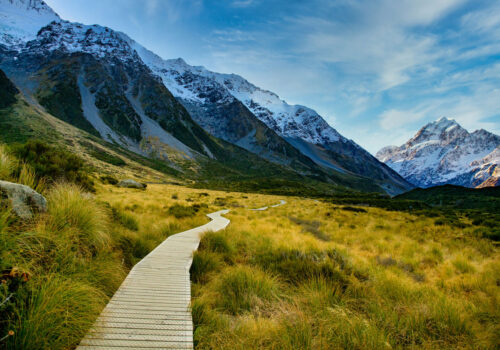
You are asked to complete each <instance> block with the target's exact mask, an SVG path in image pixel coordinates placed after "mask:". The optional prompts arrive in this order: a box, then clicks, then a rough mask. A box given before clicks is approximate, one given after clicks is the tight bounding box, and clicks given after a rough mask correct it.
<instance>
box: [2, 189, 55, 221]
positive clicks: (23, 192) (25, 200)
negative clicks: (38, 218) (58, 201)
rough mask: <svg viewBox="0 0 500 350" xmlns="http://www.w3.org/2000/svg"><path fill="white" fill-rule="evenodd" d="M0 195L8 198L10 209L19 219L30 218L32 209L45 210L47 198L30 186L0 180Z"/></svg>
mask: <svg viewBox="0 0 500 350" xmlns="http://www.w3.org/2000/svg"><path fill="white" fill-rule="evenodd" d="M0 195H1V197H6V198H8V199H9V200H10V204H11V206H12V210H13V211H14V213H16V215H17V216H19V217H20V218H21V219H24V220H28V219H31V218H32V217H33V210H35V211H38V212H42V213H44V212H46V211H47V200H46V199H45V197H44V196H42V195H41V194H40V193H38V192H36V191H35V190H33V189H32V188H31V187H28V186H25V185H21V184H16V183H13V182H7V181H0Z"/></svg>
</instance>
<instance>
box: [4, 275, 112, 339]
mask: <svg viewBox="0 0 500 350" xmlns="http://www.w3.org/2000/svg"><path fill="white" fill-rule="evenodd" d="M105 300H106V298H105V297H104V296H103V295H102V292H101V291H100V290H99V289H98V288H95V287H92V286H91V285H88V284H86V283H82V282H78V281H75V280H68V279H64V278H63V277H60V276H56V275H49V276H47V277H46V280H45V281H43V283H40V285H39V287H38V288H36V289H33V290H32V291H31V292H30V293H29V295H27V297H26V302H25V303H20V304H19V307H18V309H17V310H16V318H15V321H14V322H13V324H11V327H12V326H13V328H14V329H15V333H14V336H13V337H12V339H9V342H8V344H9V348H10V349H65V348H70V347H71V346H72V345H73V344H75V343H78V342H79V341H80V339H81V338H82V337H83V336H84V335H85V333H86V332H87V330H88V329H89V328H90V327H91V326H92V323H93V322H94V320H95V317H96V316H97V315H99V313H100V311H101V309H102V308H103V307H104V305H105V304H104V302H105Z"/></svg>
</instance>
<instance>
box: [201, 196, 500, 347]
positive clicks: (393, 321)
mask: <svg viewBox="0 0 500 350" xmlns="http://www.w3.org/2000/svg"><path fill="white" fill-rule="evenodd" d="M287 201H288V204H287V205H286V206H283V207H279V208H275V209H271V210H268V211H266V212H261V213H255V212H248V211H246V210H245V209H235V210H233V211H231V212H230V213H229V214H228V217H230V219H231V220H232V223H231V226H230V227H229V228H228V229H226V230H224V231H220V232H217V233H209V234H207V235H206V236H205V237H203V238H202V241H201V244H200V247H199V251H198V252H197V253H196V254H195V260H196V259H198V258H199V260H200V261H198V262H196V265H193V266H194V267H195V270H194V271H193V272H194V273H193V279H192V280H193V282H194V285H193V288H192V293H193V298H194V299H193V317H194V320H195V343H196V348H198V349H213V348H217V349H331V348H333V349H390V348H396V349H403V348H414V349H420V348H422V349H443V348H446V349H452V348H462V349H472V348H481V349H494V348H496V346H497V345H498V340H499V338H498V335H497V334H498V330H499V327H498V324H499V321H500V313H499V311H498V310H499V300H500V293H499V289H498V280H499V278H500V275H499V274H500V270H499V269H498V264H499V262H500V257H499V254H498V248H497V246H495V244H494V243H493V242H492V241H491V240H488V239H485V238H480V237H478V236H477V235H476V234H475V233H474V231H473V230H471V229H470V228H467V227H464V228H461V229H460V228H457V227H456V226H448V224H446V223H445V224H443V225H435V224H434V219H433V218H431V217H429V218H426V217H421V216H419V217H416V216H413V215H411V214H408V213H401V212H392V211H386V210H383V209H377V208H365V209H363V211H361V210H357V208H355V207H352V208H354V209H355V210H351V209H348V210H340V209H341V207H337V206H332V205H331V204H325V203H320V202H313V201H310V200H306V199H294V200H293V199H287ZM268 203H269V202H268ZM290 217H293V218H307V219H299V220H290ZM309 221H311V222H314V221H318V222H319V224H315V226H316V227H321V230H322V231H323V232H324V233H325V234H326V235H328V237H330V240H329V241H324V240H320V239H317V238H316V237H315V236H314V235H305V234H304V233H303V231H304V227H303V224H304V222H305V223H306V224H307V223H308V222H309ZM196 257H197V258H196ZM194 267H193V268H194ZM235 271H238V273H237V274H236V272H235ZM241 271H246V272H245V274H243V273H242V272H241ZM251 271H253V272H254V273H255V274H256V275H259V274H262V273H264V274H265V275H266V276H268V277H267V278H271V279H272V280H273V281H275V283H276V284H275V286H276V287H275V288H276V289H275V291H276V292H275V294H273V295H274V297H271V298H267V299H266V298H260V297H256V298H255V300H257V302H255V303H252V302H248V300H252V298H251V297H249V296H248V294H247V293H243V292H241V293H238V292H235V291H240V290H252V287H251V286H250V285H251V284H250V283H249V284H248V285H247V284H245V283H244V282H243V281H245V278H246V277H243V276H244V275H245V276H249V275H250V273H251ZM230 273H231V274H230ZM232 274H234V275H236V276H238V277H235V276H234V275H232ZM229 276H230V277H229ZM242 286H244V288H243V287H242ZM224 295H226V297H224ZM229 296H230V297H229ZM239 303H241V304H239ZM242 305H244V307H243V306H242Z"/></svg>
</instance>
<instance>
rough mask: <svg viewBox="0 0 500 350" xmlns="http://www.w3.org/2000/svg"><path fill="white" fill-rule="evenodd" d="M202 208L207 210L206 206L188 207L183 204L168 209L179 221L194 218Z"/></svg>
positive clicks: (195, 205) (194, 205)
mask: <svg viewBox="0 0 500 350" xmlns="http://www.w3.org/2000/svg"><path fill="white" fill-rule="evenodd" d="M201 208H207V205H206V204H193V205H191V206H186V205H182V204H174V205H173V206H171V207H170V208H168V214H169V215H173V216H175V217H176V218H177V219H181V218H186V217H190V216H194V215H195V214H196V213H197V212H199V211H200V209H201Z"/></svg>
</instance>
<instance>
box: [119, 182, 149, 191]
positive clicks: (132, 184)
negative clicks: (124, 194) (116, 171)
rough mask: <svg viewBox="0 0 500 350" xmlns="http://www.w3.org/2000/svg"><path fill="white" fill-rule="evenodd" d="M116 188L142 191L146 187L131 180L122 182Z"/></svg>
mask: <svg viewBox="0 0 500 350" xmlns="http://www.w3.org/2000/svg"><path fill="white" fill-rule="evenodd" d="M118 186H120V187H126V188H138V189H140V190H144V189H146V187H147V185H146V184H142V183H140V182H137V181H135V180H132V179H126V180H122V181H120V182H119V183H118Z"/></svg>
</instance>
